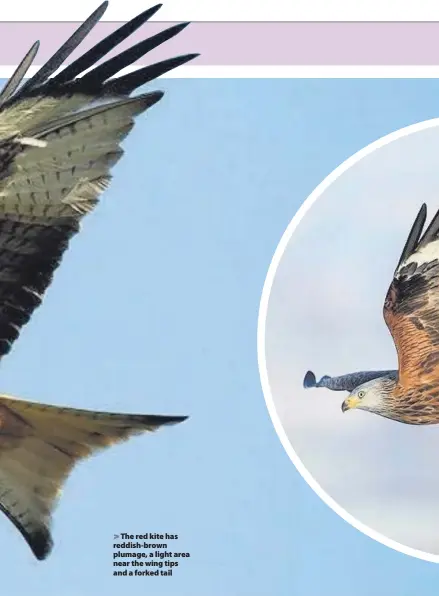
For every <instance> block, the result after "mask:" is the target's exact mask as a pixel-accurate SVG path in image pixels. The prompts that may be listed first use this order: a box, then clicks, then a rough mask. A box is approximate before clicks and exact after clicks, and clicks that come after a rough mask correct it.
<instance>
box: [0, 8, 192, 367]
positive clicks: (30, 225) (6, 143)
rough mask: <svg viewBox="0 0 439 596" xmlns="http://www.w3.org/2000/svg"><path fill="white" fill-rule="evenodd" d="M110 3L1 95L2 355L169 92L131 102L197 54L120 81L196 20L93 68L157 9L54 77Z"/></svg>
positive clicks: (26, 64) (28, 61) (22, 68)
mask: <svg viewBox="0 0 439 596" xmlns="http://www.w3.org/2000/svg"><path fill="white" fill-rule="evenodd" d="M106 6H107V3H106V2H104V4H102V5H101V6H100V7H99V8H98V9H97V10H96V11H95V12H94V13H93V14H92V15H91V16H90V17H89V19H87V21H85V23H84V24H83V25H82V26H81V27H80V28H79V29H78V30H77V31H76V33H74V34H73V36H72V37H71V38H70V39H69V40H68V41H67V42H66V43H65V44H64V45H63V46H62V47H61V48H60V50H59V51H58V52H57V53H56V54H55V55H54V56H53V57H52V58H51V59H50V60H49V61H48V62H47V63H46V64H45V65H44V66H43V67H42V68H41V69H40V70H39V71H38V72H37V73H36V74H35V75H34V76H33V77H32V78H31V79H29V80H28V81H27V82H26V83H24V84H23V85H22V86H21V87H20V82H21V81H22V79H23V77H24V76H25V74H26V71H27V68H28V67H29V65H30V64H31V62H32V60H33V58H34V57H35V54H36V51H37V49H38V47H37V45H36V44H34V46H32V48H31V50H30V51H29V52H28V54H27V55H26V57H25V58H24V59H23V61H22V63H21V64H20V66H19V67H18V69H17V71H16V73H15V74H14V75H13V76H12V78H11V79H10V81H9V82H8V83H7V84H6V86H5V88H4V89H3V91H2V93H1V94H0V357H2V356H3V355H5V354H6V353H7V352H9V350H10V348H11V346H12V343H13V341H14V340H15V339H16V338H17V337H18V335H19V333H20V330H21V328H22V326H23V325H24V324H25V323H26V322H27V321H28V320H29V318H30V316H31V314H32V312H33V310H34V309H35V308H36V307H37V306H38V305H39V304H40V303H41V301H42V298H43V295H44V292H45V290H46V289H47V287H48V286H49V284H50V283H51V280H52V275H53V272H54V271H55V269H56V268H57V267H58V265H59V264H60V261H61V258H62V255H63V253H64V251H65V250H66V248H67V246H68V244H69V240H70V239H71V238H72V236H74V235H75V234H76V233H77V232H78V230H79V225H80V222H81V220H82V218H83V216H84V215H85V214H87V213H88V212H90V211H91V210H92V209H93V207H94V206H95V205H96V203H97V202H98V198H99V195H100V194H101V193H102V191H103V190H104V189H105V188H106V187H107V185H108V183H109V181H110V179H111V176H110V169H111V167H112V166H113V165H114V164H115V163H116V162H117V161H118V160H119V159H120V157H121V155H122V153H123V152H122V149H121V147H120V143H121V141H122V140H123V139H124V138H125V137H126V136H127V134H128V133H129V132H130V130H131V129H132V127H133V119H134V118H135V116H137V115H139V114H141V113H142V112H144V111H145V110H147V109H148V108H149V107H151V106H152V105H153V104H155V103H156V102H157V101H159V100H160V99H161V97H162V95H163V93H162V92H158V91H156V92H152V93H145V94H143V95H139V96H137V97H133V98H130V97H129V95H130V94H131V92H132V91H134V90H135V89H137V87H139V86H141V85H143V84H144V83H146V82H148V81H150V80H152V79H154V78H156V77H157V76H160V75H162V74H163V73H165V72H167V71H168V70H170V69H172V68H174V67H176V66H179V65H181V64H183V63H185V62H187V61H189V60H191V59H192V58H194V57H195V56H196V54H190V55H186V56H180V57H178V58H172V59H170V60H165V61H163V62H160V63H157V64H153V65H151V66H146V67H143V68H140V69H138V70H136V71H134V72H132V73H130V74H127V75H123V76H120V77H118V78H111V77H113V76H114V75H116V74H117V73H118V72H119V71H120V70H121V69H123V68H125V67H126V66H128V65H130V64H132V63H133V62H135V61H136V60H138V59H139V58H140V57H141V56H143V55H144V54H145V53H147V52H148V51H150V50H152V49H153V48H155V47H157V46H158V45H160V44H161V43H163V42H164V41H166V40H168V39H170V38H171V37H173V36H175V35H176V34H177V33H178V32H179V31H181V30H182V29H183V28H184V27H185V26H186V25H187V23H183V24H182V25H176V26H173V27H170V28H169V29H166V30H165V31H162V32H160V33H158V34H156V35H154V36H152V37H150V38H148V39H146V40H144V41H141V42H140V43H137V44H135V45H134V46H132V47H131V48H129V49H127V50H125V51H123V52H121V53H120V54H119V55H117V56H115V57H113V58H110V59H109V60H107V61H105V62H103V63H102V64H100V65H98V66H95V67H94V68H91V70H89V71H88V72H87V73H86V74H85V75H83V76H81V77H79V78H77V77H78V75H81V74H82V73H83V72H84V71H85V70H88V69H90V67H93V66H94V65H95V63H96V62H97V61H99V60H100V59H101V58H102V57H103V56H104V55H105V54H107V53H108V52H109V51H110V50H112V49H113V48H114V47H115V46H116V45H118V44H119V43H120V42H121V41H122V40H124V39H125V38H126V37H128V35H130V34H131V33H132V32H133V31H134V30H136V29H137V28H138V27H140V25H142V24H143V23H144V22H145V21H146V20H147V19H148V18H149V17H151V15H153V14H154V13H155V12H156V11H157V10H158V8H159V7H160V5H158V6H155V7H153V8H151V9H149V10H147V11H145V12H144V13H142V14H141V15H139V16H138V17H136V18H134V19H133V20H131V21H130V22H129V23H126V24H125V25H123V26H122V27H120V28H119V29H118V30H117V31H115V32H114V33H112V34H111V35H109V36H108V37H107V38H105V39H104V40H102V41H101V42H100V43H98V44H97V45H96V46H94V47H93V48H92V49H91V50H89V51H88V52H86V53H85V54H84V55H82V56H81V57H80V58H78V59H77V60H75V61H74V62H72V63H71V64H70V65H68V66H67V67H66V68H65V69H64V70H62V71H61V72H60V73H59V74H57V75H56V76H54V77H53V78H51V79H49V77H50V76H51V75H52V74H53V73H54V72H55V71H56V70H57V69H58V67H59V66H60V65H61V64H62V63H63V62H64V60H65V59H66V57H67V56H68V55H69V54H70V53H71V52H72V51H73V50H74V49H75V48H76V46H77V45H78V44H79V43H80V42H81V41H82V39H83V38H84V37H85V36H86V35H87V33H88V32H89V31H90V29H91V28H92V27H93V26H94V25H95V24H96V22H97V21H98V20H99V18H100V16H101V15H102V13H103V12H104V10H105V8H106Z"/></svg>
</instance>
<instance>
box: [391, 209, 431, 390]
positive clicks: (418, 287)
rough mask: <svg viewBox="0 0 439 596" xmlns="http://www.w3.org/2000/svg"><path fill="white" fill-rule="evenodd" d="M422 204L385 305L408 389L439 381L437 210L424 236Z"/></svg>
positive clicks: (402, 379) (401, 382)
mask: <svg viewBox="0 0 439 596" xmlns="http://www.w3.org/2000/svg"><path fill="white" fill-rule="evenodd" d="M426 216H427V208H426V205H422V207H421V209H420V211H419V213H418V216H417V217H416V220H415V222H414V224H413V227H412V229H411V231H410V234H409V237H408V239H407V242H406V244H405V246H404V250H403V252H402V254H401V257H400V260H399V263H398V266H397V268H396V270H395V274H394V277H393V281H392V283H391V285H390V288H389V290H388V292H387V296H386V300H385V303H384V319H385V321H386V323H387V326H388V328H389V330H390V333H391V334H392V337H393V341H394V342H395V347H396V350H397V352H398V366H399V385H400V386H402V387H403V388H404V389H406V390H407V389H412V388H415V387H417V386H421V385H426V384H431V383H435V382H437V381H439V211H438V213H436V215H435V217H434V218H433V219H432V221H431V223H430V225H429V227H428V228H427V230H426V231H425V233H424V235H423V236H422V237H421V234H422V230H423V227H424V223H425V219H426Z"/></svg>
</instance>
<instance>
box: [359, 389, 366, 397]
mask: <svg viewBox="0 0 439 596" xmlns="http://www.w3.org/2000/svg"><path fill="white" fill-rule="evenodd" d="M365 395H366V392H365V391H359V392H358V397H359V398H360V399H361V398H362V397H364V396H365Z"/></svg>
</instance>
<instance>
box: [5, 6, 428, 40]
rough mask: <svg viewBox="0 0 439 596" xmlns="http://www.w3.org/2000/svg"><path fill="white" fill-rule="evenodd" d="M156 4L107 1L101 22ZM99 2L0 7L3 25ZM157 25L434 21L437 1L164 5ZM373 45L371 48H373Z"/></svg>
mask: <svg viewBox="0 0 439 596" xmlns="http://www.w3.org/2000/svg"><path fill="white" fill-rule="evenodd" d="M154 3H155V0H147V1H145V0H129V1H128V2H127V1H126V0H110V6H109V8H108V10H107V12H106V13H105V15H104V17H103V19H102V20H106V21H126V20H129V19H130V18H131V17H133V16H135V15H136V14H137V13H139V12H141V11H143V10H145V9H147V8H149V7H150V6H152V5H154ZM98 5H99V0H75V1H74V2H63V1H61V2H53V0H39V1H38V2H36V1H35V0H15V1H14V2H2V3H1V8H0V20H2V21H82V20H84V18H86V17H87V15H88V13H90V12H92V11H93V10H94V9H95V8H96V7H97V6H98ZM152 20H157V21H186V20H189V21H434V20H439V2H437V1H436V0H417V1H416V2H408V1H404V0H367V2H366V1H365V0H270V1H267V0H221V1H219V0H183V1H182V0H164V5H163V7H162V8H161V9H160V10H159V12H158V13H157V14H156V15H155V16H154V17H153V19H152ZM371 43H372V42H371Z"/></svg>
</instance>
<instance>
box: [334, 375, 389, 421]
mask: <svg viewBox="0 0 439 596" xmlns="http://www.w3.org/2000/svg"><path fill="white" fill-rule="evenodd" d="M389 389H390V388H389V387H388V380H387V379H373V380H372V381H368V382H367V383H363V384H362V385H359V386H358V387H356V388H355V389H354V390H353V391H351V393H350V394H349V395H348V397H347V398H346V399H345V400H344V402H343V403H342V404H341V410H342V412H346V411H347V410H353V409H355V408H356V409H359V410H367V411H368V412H373V413H374V414H381V415H383V414H384V412H385V411H386V409H387V407H386V406H387V395H388V393H389Z"/></svg>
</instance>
